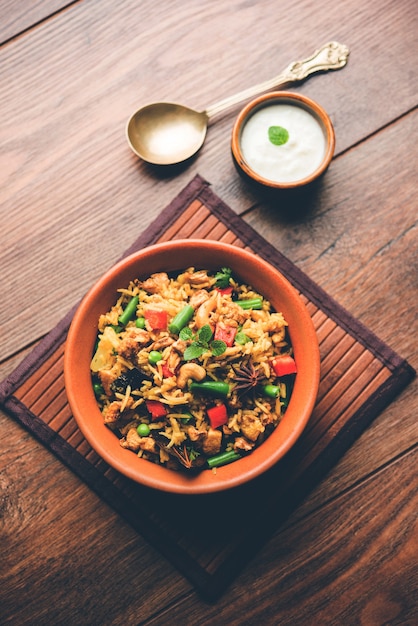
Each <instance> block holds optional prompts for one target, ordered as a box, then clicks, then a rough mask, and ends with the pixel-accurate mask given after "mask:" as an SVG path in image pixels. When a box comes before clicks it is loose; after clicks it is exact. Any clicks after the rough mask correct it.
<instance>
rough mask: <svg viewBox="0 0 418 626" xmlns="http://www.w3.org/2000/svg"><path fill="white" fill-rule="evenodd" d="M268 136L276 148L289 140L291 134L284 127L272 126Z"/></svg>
mask: <svg viewBox="0 0 418 626" xmlns="http://www.w3.org/2000/svg"><path fill="white" fill-rule="evenodd" d="M268 134H269V140H270V141H271V143H272V144H274V145H275V146H282V145H283V144H285V143H286V142H287V141H288V139H289V133H288V131H287V130H286V129H285V128H283V126H270V127H269V130H268Z"/></svg>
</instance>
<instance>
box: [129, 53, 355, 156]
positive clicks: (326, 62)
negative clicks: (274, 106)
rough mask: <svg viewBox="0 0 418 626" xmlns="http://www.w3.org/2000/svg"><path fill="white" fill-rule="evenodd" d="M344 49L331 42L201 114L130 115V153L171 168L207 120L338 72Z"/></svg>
mask: <svg viewBox="0 0 418 626" xmlns="http://www.w3.org/2000/svg"><path fill="white" fill-rule="evenodd" d="M348 55H349V50H348V48H347V46H344V45H342V44H339V43H337V42H336V41H331V42H329V43H327V44H325V45H324V46H323V47H322V48H320V49H319V50H317V51H316V52H315V53H314V54H313V55H312V56H311V57H309V58H308V59H305V60H304V61H296V62H295V63H291V64H290V65H289V67H287V68H286V69H285V70H284V72H282V73H281V74H279V76H276V77H275V78H273V79H271V80H269V81H267V82H264V83H261V84H259V85H256V86H255V87H252V88H250V89H246V90H245V91H241V92H240V93H238V94H236V95H235V96H230V97H229V98H226V99H225V100H222V101H221V102H218V103H217V104H214V105H212V106H210V107H208V108H207V109H206V110H205V111H201V112H199V111H194V110H193V109H189V108H188V107H185V106H182V105H181V104H174V103H172V102H156V103H155V104H148V105H147V106H145V107H142V108H141V109H139V110H138V111H136V113H134V114H133V115H132V117H131V118H130V119H129V121H128V124H127V126H126V136H127V139H128V143H129V145H130V147H131V149H132V150H133V152H134V153H135V154H136V155H138V156H139V157H140V158H141V159H143V160H144V161H147V162H148V163H152V164H154V165H174V164H176V163H181V162H183V161H186V160H187V159H189V158H190V157H192V156H193V155H194V154H196V152H197V151H198V150H199V149H200V148H201V147H202V145H203V142H204V141H205V137H206V131H207V127H208V123H209V120H210V119H211V118H212V117H214V116H215V115H217V114H219V113H221V112H222V111H225V110H226V109H229V108H231V107H232V106H234V105H235V104H238V103H240V102H242V101H244V100H246V99H249V98H252V97H254V96H257V95H259V94H260V93H263V92H264V91H268V90H270V89H274V88H278V87H282V86H283V85H285V84H288V83H292V82H297V81H301V80H304V79H305V78H307V77H308V76H310V75H311V74H314V73H316V72H324V71H326V70H338V69H340V68H342V67H344V66H345V64H346V63H347V58H348Z"/></svg>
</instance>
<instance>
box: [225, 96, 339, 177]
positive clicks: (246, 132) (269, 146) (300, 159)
mask: <svg viewBox="0 0 418 626" xmlns="http://www.w3.org/2000/svg"><path fill="white" fill-rule="evenodd" d="M275 105H287V106H286V108H287V110H288V111H292V112H293V114H296V115H297V116H298V117H297V118H295V119H293V121H289V119H288V118H284V119H285V121H284V123H283V125H286V126H287V125H288V124H291V125H292V129H293V131H292V130H289V133H288V137H287V138H286V139H285V140H284V143H283V144H280V141H281V140H280V139H278V142H279V145H277V144H276V145H274V143H273V142H274V136H272V137H271V138H270V139H269V134H268V132H267V131H268V128H270V124H273V123H275V122H273V121H272V120H276V119H277V121H278V124H279V125H280V128H283V127H282V126H281V118H280V117H277V118H276V117H275V116H272V114H271V112H272V111H273V110H274V109H272V107H273V106H275ZM282 108H283V107H282ZM277 110H278V109H277V108H276V111H277ZM269 111H270V115H271V117H270V116H269V117H266V118H265V119H264V120H261V119H260V114H262V115H266V113H268V112H269ZM256 114H257V117H256ZM281 115H283V113H282V114H281ZM256 119H257V124H258V125H257V129H256V130H255V128H256V127H255V123H256V122H255V120H256ZM307 123H308V124H309V129H308V128H306V127H305V124H307ZM250 128H251V129H252V131H250ZM276 128H279V127H276ZM250 132H251V133H252V135H251V139H249V137H250ZM308 137H310V139H309V142H310V143H309V145H308V144H307V143H306V142H307V141H308V139H307V138H308ZM282 141H283V140H282ZM231 150H232V156H233V159H234V163H235V165H236V167H237V169H238V171H239V172H240V173H241V174H243V176H244V177H245V178H246V179H249V180H250V181H253V182H255V183H256V184H258V185H260V186H262V187H268V188H270V189H292V188H295V187H303V186H305V185H307V184H309V183H312V182H313V181H314V180H316V179H317V178H318V177H319V176H321V175H322V174H323V173H324V172H325V170H326V169H327V168H328V166H329V164H330V162H331V160H332V157H333V155H334V150H335V132H334V127H333V125H332V122H331V120H330V118H329V116H328V114H327V113H326V111H325V110H324V109H323V108H322V107H321V106H320V105H319V104H317V103H316V102H314V101H313V100H311V99H310V98H307V97H306V96H303V95H301V94H298V93H293V92H290V91H276V92H271V93H268V94H264V95H262V96H260V97H258V98H256V99H255V100H253V101H252V102H250V103H249V104H247V106H245V107H244V108H243V109H242V111H241V113H240V114H239V115H238V117H237V120H236V122H235V124H234V128H233V131H232V141H231ZM307 152H308V153H309V161H308V160H307V159H308V154H306V153H307ZM267 163H268V170H267V169H266V164H267ZM296 166H297V167H296ZM294 167H295V169H293V168H294ZM281 176H282V177H283V178H282V179H281Z"/></svg>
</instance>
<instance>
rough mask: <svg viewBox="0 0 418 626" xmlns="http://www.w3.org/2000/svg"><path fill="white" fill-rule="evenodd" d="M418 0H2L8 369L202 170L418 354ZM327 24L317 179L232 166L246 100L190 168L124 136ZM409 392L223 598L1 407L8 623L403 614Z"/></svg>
mask: <svg viewBox="0 0 418 626" xmlns="http://www.w3.org/2000/svg"><path fill="white" fill-rule="evenodd" d="M415 4H416V3H415V2H414V1H413V0H403V1H402V2H398V1H397V0H383V2H378V1H377V0H371V1H370V2H367V3H365V2H360V1H359V0H348V1H347V2H345V3H336V2H331V0H326V1H325V2H323V3H321V4H320V5H319V4H318V3H312V2H310V1H309V0H301V2H298V3H297V4H295V3H293V2H290V0H281V1H280V3H277V2H275V1H274V0H259V1H257V2H256V1H253V2H251V1H250V2H242V1H241V0H231V2H228V3H225V2H220V0H215V1H214V2H200V1H199V2H198V1H197V0H190V1H188V2H183V3H180V2H177V1H176V0H174V1H171V2H167V1H166V0H164V1H162V2H160V3H155V2H151V1H150V0H144V1H143V2H140V3H138V2H134V1H133V0H131V1H128V2H122V1H114V0H112V1H111V0H101V1H100V2H99V0H90V1H89V2H78V3H76V4H73V5H71V6H69V7H68V8H67V9H66V10H63V11H62V12H58V13H56V14H54V15H51V17H50V19H45V18H46V16H47V15H48V14H49V13H50V12H51V10H52V11H53V12H55V11H56V9H57V8H58V7H59V6H60V3H58V2H57V3H56V4H55V2H53V0H51V1H50V2H49V1H48V0H42V1H40V2H38V3H35V4H34V3H28V2H26V3H20V2H19V3H10V2H7V1H4V2H1V3H0V12H1V14H2V15H4V16H5V18H4V19H2V20H1V28H3V30H2V31H1V29H0V32H1V37H2V39H1V40H2V41H4V40H5V39H9V37H11V36H13V35H14V34H16V33H18V32H21V31H22V30H24V31H25V32H23V33H22V35H20V36H18V37H16V38H15V39H12V40H9V41H8V43H7V44H6V45H4V46H3V47H2V48H1V50H0V61H1V68H2V69H1V71H2V81H1V84H0V112H1V116H2V124H1V125H0V181H1V185H0V210H1V216H2V245H1V247H0V267H1V278H0V281H1V282H0V286H1V292H2V298H1V299H0V346H1V356H0V358H1V364H0V376H1V378H4V377H5V376H6V375H7V374H9V373H10V372H11V371H12V370H13V369H14V367H15V366H16V364H17V363H18V362H19V361H20V360H21V359H22V358H23V356H24V354H26V353H27V351H28V348H29V347H30V346H32V345H33V344H34V343H36V341H38V340H39V338H40V337H41V336H43V335H45V334H46V333H47V332H48V331H49V330H50V329H51V328H53V327H54V326H55V324H56V323H57V321H58V320H59V319H60V318H61V317H62V316H63V315H64V314H65V313H66V311H67V310H68V309H69V308H70V307H71V306H72V305H73V304H74V302H76V301H77V300H78V299H79V297H80V296H81V295H82V294H83V293H84V292H85V291H86V289H87V288H88V287H89V286H90V285H91V284H92V282H93V281H94V280H95V279H96V278H97V277H98V276H99V275H100V274H101V273H102V272H103V270H104V269H106V268H107V267H109V266H110V265H111V264H112V263H113V262H114V260H115V259H116V258H118V256H119V254H120V252H121V251H122V250H123V249H125V248H126V247H127V245H129V244H130V243H131V242H132V241H133V240H134V238H135V237H136V236H137V235H138V234H139V232H141V230H143V229H144V228H145V227H146V226H147V225H148V224H150V223H151V222H152V221H153V219H154V218H155V217H156V215H158V213H159V212H160V210H161V209H162V208H163V207H164V206H165V205H166V204H167V203H168V202H169V200H170V199H171V198H172V197H174V196H175V195H176V194H177V193H178V192H179V191H180V189H182V188H183V187H184V186H185V184H186V183H187V182H188V181H189V180H190V179H191V178H192V176H193V175H194V174H195V173H196V172H199V173H201V174H202V175H203V176H204V177H205V178H207V179H208V180H210V181H211V182H212V183H213V187H214V190H215V191H216V192H217V193H218V194H219V195H220V196H221V197H222V198H223V199H224V200H225V201H226V202H227V203H228V204H229V205H230V206H231V207H232V208H233V209H234V211H236V212H237V213H240V214H244V215H245V218H246V219H247V220H248V221H249V222H250V223H251V224H252V225H253V226H254V228H256V230H258V231H259V232H260V233H261V234H262V235H263V236H265V237H266V238H267V239H268V240H269V241H271V242H272V243H273V244H274V245H275V246H277V248H278V249H280V250H282V251H283V252H284V253H285V254H286V255H287V256H288V257H289V258H290V259H291V260H292V261H294V262H295V263H296V264H297V265H299V266H300V267H301V268H302V269H304V270H305V271H306V272H307V273H308V274H309V275H311V276H312V277H313V278H314V279H315V280H317V281H318V282H319V283H320V284H321V285H322V286H323V287H324V288H325V289H326V290H327V291H328V292H330V293H331V294H332V295H333V296H335V297H336V298H337V300H338V301H340V302H342V303H343V304H344V305H345V306H346V307H347V308H348V309H349V310H350V311H351V312H352V313H353V314H354V315H356V316H358V317H360V319H361V320H362V321H363V322H364V323H366V324H367V325H368V326H369V327H370V328H371V329H372V330H374V331H375V332H376V333H377V334H378V335H379V336H380V337H382V339H383V340H385V341H387V342H388V343H389V345H391V346H392V347H394V348H395V349H396V350H398V351H399V352H400V353H401V354H402V355H403V356H404V357H406V358H408V359H409V360H410V362H411V363H412V364H413V365H414V366H415V367H418V356H417V348H416V340H415V338H416V335H417V330H418V329H417V316H416V306H414V303H416V301H417V293H418V284H417V279H416V276H417V273H416V272H417V268H418V259H417V229H416V206H417V193H418V191H417V185H416V171H415V166H414V163H415V162H416V160H417V145H416V142H415V141H414V134H415V128H416V111H415V108H416V106H417V98H416V95H417V94H416V81H417V69H416V56H417V39H416V32H417V20H418V14H417V11H416V6H415ZM31 9H32V10H34V11H35V9H36V14H35V13H32V15H31V14H30V11H31ZM26 16H29V19H26ZM23 18H25V21H24V22H23V21H21V20H23ZM39 19H41V20H42V22H41V23H40V24H39V25H36V24H37V22H38V21H39ZM10 24H12V27H11V28H10ZM6 27H7V29H8V30H6ZM330 39H336V40H339V41H341V42H342V43H346V44H347V45H348V46H349V47H350V49H351V56H350V60H349V63H348V65H347V67H346V68H345V69H344V70H342V71H341V72H336V73H333V74H332V75H324V76H317V77H313V78H312V79H310V80H309V81H308V82H306V83H305V84H303V85H301V86H299V87H297V91H300V92H302V93H305V94H306V95H308V96H311V97H312V98H314V99H316V100H317V101H318V102H319V103H320V104H322V105H323V106H324V107H325V108H326V109H327V111H328V112H329V113H330V115H331V118H332V120H333V123H334V126H335V129H336V135H337V153H336V158H335V160H334V162H333V163H332V165H331V168H330V170H329V171H328V173H327V174H326V176H325V178H324V180H323V184H322V185H321V186H320V188H319V189H318V191H317V194H316V195H313V196H308V197H305V198H302V199H301V200H300V201H299V200H298V201H297V202H294V201H293V200H294V199H289V198H280V200H277V201H276V202H274V203H273V202H272V201H271V200H269V199H266V198H264V197H262V196H260V194H259V193H258V192H257V191H255V190H254V189H250V188H249V187H248V186H247V185H246V184H245V183H244V182H243V181H242V180H241V179H240V178H239V177H238V175H237V173H236V172H235V170H234V167H233V164H232V160H231V158H230V154H229V140H230V133H231V128H232V124H233V121H234V119H235V115H236V113H237V111H231V112H230V113H228V114H226V115H225V116H224V117H222V118H221V119H219V120H218V121H216V123H215V124H214V125H213V126H212V127H211V128H210V130H209V133H208V137H207V141H206V144H205V146H204V148H203V150H202V151H201V153H200V154H199V156H198V158H197V159H196V160H195V161H194V162H192V163H190V164H189V165H188V167H186V168H180V169H178V170H168V171H164V172H160V171H155V170H154V169H152V168H150V167H147V166H146V165H145V164H143V163H141V162H139V161H138V160H137V159H136V158H135V157H133V155H131V154H130V152H129V149H128V147H127V144H126V142H125V138H124V126H125V122H126V120H127V118H128V117H129V115H130V114H131V113H132V111H133V110H135V109H136V108H137V107H138V106H140V105H141V104H145V103H146V102H149V101H153V100H177V101H181V102H184V103H185V104H189V105H190V106H194V107H196V108H204V107H205V106H206V105H207V104H211V103H213V102H216V101H217V100H219V99H221V98H223V97H224V96H227V95H229V94H232V93H234V92H235V91H238V90H240V89H242V88H245V87H247V86H250V85H252V84H255V83H258V82H259V81H260V80H264V79H267V78H270V77H271V76H273V75H275V74H276V73H278V72H280V70H281V69H282V67H283V66H285V65H287V64H288V63H289V62H290V61H291V60H293V59H297V58H302V57H304V56H306V55H308V54H310V52H311V51H313V50H314V49H315V48H317V47H318V46H319V45H321V44H322V43H323V42H325V41H328V40H330ZM291 200H292V201H291ZM283 207H287V212H284V213H283V211H280V209H282V208H283ZM301 209H304V210H301ZM394 311H395V312H396V314H394ZM416 396H417V383H416V382H415V383H413V384H412V385H411V386H410V387H409V388H408V389H407V390H406V391H405V392H403V394H402V395H401V396H400V397H399V398H397V399H396V401H395V402H394V403H393V404H392V405H391V406H390V407H388V409H386V410H385V411H384V412H383V413H382V414H381V415H380V416H379V417H378V418H377V420H376V421H375V422H374V423H373V425H372V426H371V427H370V428H369V429H368V430H367V431H366V432H365V433H364V434H363V436H362V437H361V438H360V439H359V440H358V441H357V442H356V444H355V445H354V446H353V447H352V448H351V450H350V452H349V453H348V454H347V455H346V456H345V457H344V458H343V459H342V461H341V462H340V463H339V464H338V466H337V467H336V468H335V470H333V472H332V473H331V474H330V475H329V476H328V477H327V478H326V479H325V480H324V481H323V482H322V483H321V485H320V486H319V487H318V488H317V489H316V490H315V492H314V493H313V494H311V496H310V497H309V498H308V499H307V500H306V501H305V502H304V504H303V505H302V506H301V507H299V509H298V510H297V511H296V512H295V514H294V517H293V518H292V520H291V521H290V523H289V524H288V525H287V526H286V528H285V529H284V530H283V531H281V533H280V534H279V535H277V536H275V537H274V538H273V539H272V540H271V541H269V543H268V545H267V546H266V549H265V550H264V551H263V552H262V553H260V554H259V555H257V557H256V559H255V560H254V561H253V562H252V564H251V567H250V568H248V569H246V570H245V571H244V572H243V574H242V576H241V577H240V578H239V580H237V581H236V583H235V584H234V585H233V587H232V588H231V590H230V591H229V592H228V594H227V595H226V596H225V598H223V599H222V600H221V602H219V603H218V604H216V606H215V607H211V606H208V605H207V604H206V603H204V602H202V601H201V600H200V599H199V598H198V597H196V595H195V594H194V592H193V590H192V589H191V587H190V586H189V585H188V584H187V583H186V582H185V580H184V579H183V578H182V577H181V576H180V575H179V574H178V572H176V571H175V570H174V569H173V568H172V567H171V566H170V564H169V563H168V562H167V561H165V560H164V559H162V558H161V557H160V556H159V555H158V553H157V552H156V551H154V550H153V549H152V548H151V547H150V546H149V545H148V544H146V543H145V542H144V541H142V540H141V538H140V537H138V535H136V534H135V533H133V531H132V529H130V527H128V526H127V525H126V524H124V522H123V521H122V520H120V519H119V518H118V517H117V516H115V514H114V513H113V512H112V511H111V510H110V509H109V508H108V507H107V506H106V505H105V504H103V502H101V501H100V500H99V499H98V498H96V497H95V496H94V494H92V493H91V491H90V490H89V489H88V488H87V487H85V486H84V485H83V484H82V483H80V482H79V481H78V479H76V478H75V477H74V476H73V474H72V473H71V472H70V471H69V470H67V469H66V468H65V467H63V466H62V464H61V463H60V462H58V461H57V460H56V459H55V458H54V457H53V456H52V455H51V454H50V453H49V452H47V451H46V450H45V449H44V448H43V447H42V446H41V445H40V444H38V443H37V442H36V441H34V440H33V438H32V437H30V436H29V435H28V434H27V433H26V432H25V431H23V430H22V429H21V428H20V427H19V426H18V425H17V424H15V423H14V422H13V421H12V420H11V419H10V418H9V417H8V416H6V415H4V414H3V413H0V432H1V437H0V533H1V537H0V540H1V546H2V559H0V580H1V585H0V607H1V609H0V623H2V624H3V623H5V624H13V625H14V624H19V625H20V624H22V625H23V624H31V625H32V624H37V625H39V624H51V623H55V624H72V623H83V624H86V625H88V624H92V625H93V624H101V625H102V626H106V625H107V624H109V625H110V624H112V625H114V624H124V625H126V624H132V625H134V624H151V623H152V624H161V625H165V624H167V622H168V620H169V621H170V622H172V623H181V624H213V623H231V624H241V623H246V624H260V623H265V624H292V625H295V626H299V625H300V626H305V624H306V623H324V624H330V625H334V624H344V626H346V625H348V626H351V624H352V625H353V626H354V625H356V626H357V625H358V624H361V625H362V626H383V625H384V624H390V625H391V626H398V625H399V626H405V625H408V626H410V625H411V626H412V625H413V624H414V621H415V620H416V614H417V612H418V602H417V597H418V574H417V571H416V563H417V553H418V550H417V545H416V536H417V532H416V530H417V529H416V507H417V503H416V464H417V459H416V443H417V439H418V432H417V421H416V418H415V415H416ZM261 532H262V530H261ZM278 563H280V568H281V569H280V572H281V573H283V574H284V575H283V576H280V577H279V578H278V577H277V568H278V567H279V566H278ZM307 620H308V621H307Z"/></svg>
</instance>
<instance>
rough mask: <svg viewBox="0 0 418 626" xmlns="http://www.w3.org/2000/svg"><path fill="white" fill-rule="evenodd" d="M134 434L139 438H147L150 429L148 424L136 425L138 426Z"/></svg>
mask: <svg viewBox="0 0 418 626" xmlns="http://www.w3.org/2000/svg"><path fill="white" fill-rule="evenodd" d="M136 432H137V433H138V435H139V436H140V437H148V435H149V434H150V432H151V429H150V427H149V426H148V424H138V426H137V427H136Z"/></svg>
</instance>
